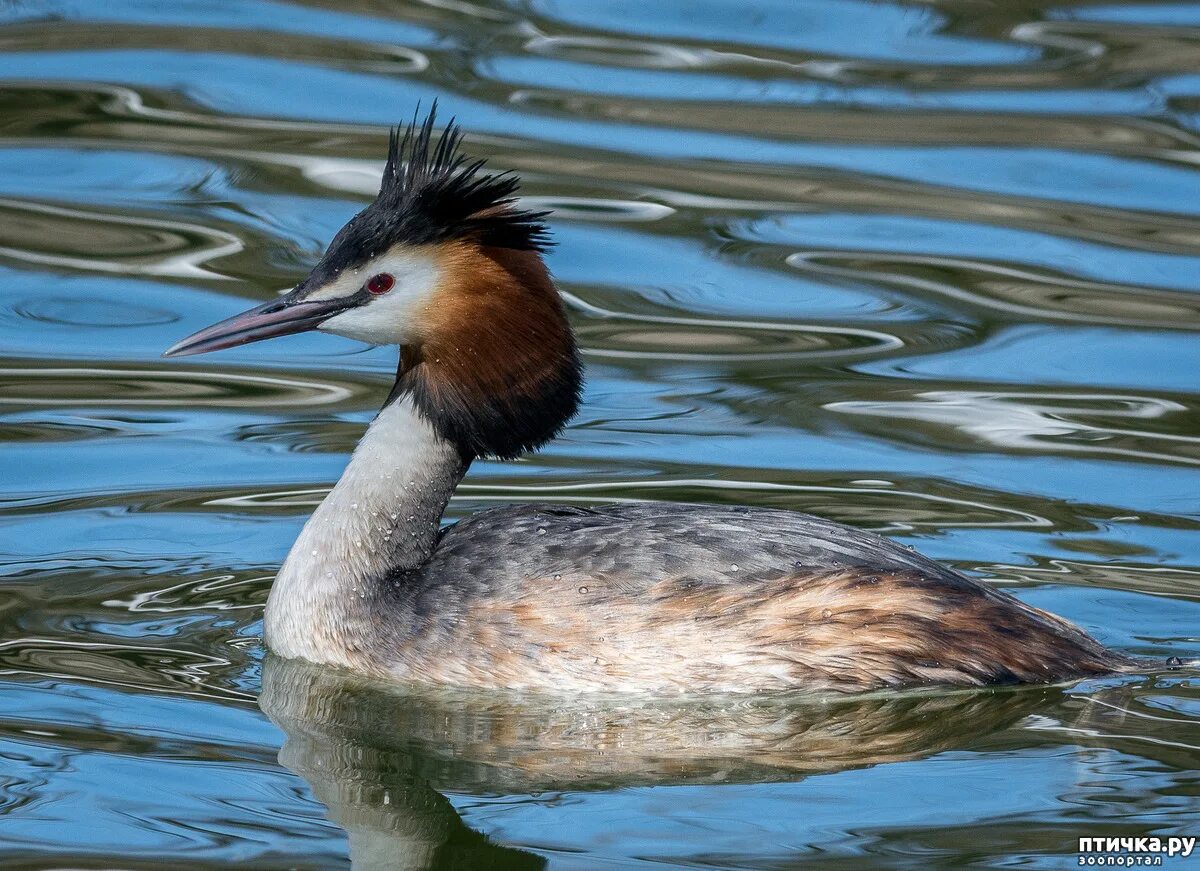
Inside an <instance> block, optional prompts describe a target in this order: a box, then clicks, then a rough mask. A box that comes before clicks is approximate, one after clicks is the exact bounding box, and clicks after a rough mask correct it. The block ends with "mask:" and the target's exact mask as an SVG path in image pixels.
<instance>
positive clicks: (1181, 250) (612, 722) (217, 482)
mask: <svg viewBox="0 0 1200 871" xmlns="http://www.w3.org/2000/svg"><path fill="white" fill-rule="evenodd" d="M750 7H752V8H750ZM0 16H2V17H3V26H2V27H0V106H2V109H0V354H2V359H0V440H2V441H3V443H4V444H3V450H2V452H0V480H2V481H3V484H4V486H3V488H2V489H0V500H2V501H0V512H2V513H0V524H2V525H0V536H2V539H0V551H2V561H3V562H2V565H3V571H2V575H3V577H2V579H0V619H2V620H3V623H2V626H3V633H2V636H0V670H2V671H0V693H2V695H0V698H2V702H0V705H2V707H0V711H2V715H0V730H2V731H0V756H2V759H3V762H2V763H0V812H2V813H3V819H2V820H0V864H3V866H4V867H5V868H26V867H28V868H33V867H37V868H44V867H77V868H83V867H87V868H92V867H95V868H101V867H104V868H112V867H120V868H143V867H159V866H161V865H162V864H168V865H169V866H171V867H176V868H203V867H225V866H228V865H230V864H233V865H236V866H237V867H271V868H275V867H303V868H328V867H340V866H345V865H347V864H349V861H350V859H349V857H350V855H351V852H353V854H354V857H355V859H356V860H357V863H358V864H359V866H360V867H363V868H368V867H405V868H423V867H437V868H449V869H458V868H473V867H492V868H514V869H515V868H537V867H542V866H543V865H544V864H548V865H549V866H550V867H552V868H557V869H593V868H613V869H615V868H636V867H646V868H651V867H654V868H658V867H664V866H666V867H671V866H679V865H694V866H704V867H722V868H772V869H782V868H785V867H786V868H798V867H802V866H803V867H808V866H809V865H812V866H816V867H821V868H859V867H864V866H870V867H911V868H930V867H958V866H960V865H962V864H966V863H972V864H973V867H999V866H1011V865H1022V866H1025V867H1037V868H1051V867H1068V866H1074V865H1075V864H1076V861H1077V860H1076V857H1075V849H1076V839H1077V838H1078V837H1079V836H1081V835H1095V834H1102V835H1123V836H1133V835H1148V834H1158V835H1171V834H1191V835H1200V810H1198V807H1197V805H1198V801H1197V797H1198V795H1200V775H1197V773H1196V769H1197V768H1198V767H1200V682H1198V678H1200V672H1197V671H1196V670H1194V669H1187V668H1184V669H1180V670H1175V671H1167V670H1164V671H1162V672H1160V673H1155V674H1146V675H1137V676H1132V677H1127V678H1122V679H1112V680H1102V681H1091V682H1088V683H1085V684H1081V685H1078V686H1074V687H1067V688H1055V689H1034V690H1024V691H1017V692H1012V691H1009V692H1001V693H983V694H975V693H966V694H945V693H934V694H931V695H928V696H915V697H901V698H890V699H889V698H884V699H867V700H859V701H845V702H839V703H836V704H834V703H830V704H825V705H815V704H813V703H811V702H807V703H805V702H800V701H796V700H791V701H789V700H761V699H760V700H746V699H741V700H738V699H709V700H702V701H697V702H695V703H690V704H679V705H662V704H657V703H653V702H640V703H635V702H633V701H630V700H626V701H624V702H614V701H611V700H609V701H604V700H585V701H580V702H577V703H574V704H558V705H547V704H539V703H537V702H536V701H534V700H518V701H514V700H512V699H505V698H502V697H497V698H492V697H488V696H484V697H479V696H473V697H461V696H457V695H455V694H453V693H444V694H436V693H429V694H424V695H418V696H404V695H402V694H398V693H389V692H386V691H384V690H381V689H379V688H371V687H365V686H361V685H357V684H353V683H343V682H341V681H340V680H339V679H336V678H335V677H334V676H331V675H329V674H324V673H321V672H319V671H317V672H313V671H310V670H308V669H305V668H303V667H298V666H294V665H289V664H286V663H280V662H276V661H274V660H272V659H266V660H265V661H264V657H263V653H262V650H261V648H260V646H259V642H258V638H259V634H260V628H261V626H260V613H261V606H262V603H263V601H264V599H265V595H266V591H267V588H268V585H269V583H270V579H271V577H272V574H273V572H274V570H275V569H276V567H277V566H278V564H279V562H280V560H281V558H282V556H283V555H284V553H285V552H286V550H287V548H288V546H289V544H290V542H291V541H292V539H293V537H294V536H295V534H296V532H297V530H298V529H299V527H300V525H301V523H302V522H303V520H304V518H305V516H306V514H307V512H308V511H310V510H311V507H312V505H313V504H315V503H316V501H318V500H319V499H320V497H321V495H322V494H323V492H324V490H325V488H327V487H328V486H330V484H331V483H332V482H333V481H334V480H335V479H336V477H337V475H338V474H339V471H340V469H341V468H342V466H343V464H344V463H345V461H346V457H347V454H348V452H349V451H350V449H351V448H352V446H353V445H354V443H355V441H356V439H357V438H358V436H359V435H360V434H361V432H362V430H363V427H364V425H365V424H366V422H367V421H368V420H369V419H370V417H371V416H372V414H373V411H374V409H375V408H376V407H377V406H378V404H379V403H380V402H381V400H382V398H383V396H384V394H385V390H386V388H387V386H388V383H389V379H390V376H391V373H392V370H393V365H394V364H393V354H394V352H393V351H389V350H387V349H364V348H363V347H361V346H359V345H357V344H355V343H353V342H350V341H346V340H341V339H337V338H334V337H330V336H320V335H312V336H307V337H297V338H292V339H286V340H279V341H276V342H272V343H267V344H263V345H253V346H250V347H247V348H243V349H239V350H234V351H229V352H225V353H222V354H220V355H215V356H211V357H200V358H196V359H195V360H190V359H189V360H185V361H163V360H160V359H159V357H158V354H159V352H161V351H162V349H164V348H165V347H167V346H168V345H170V344H171V343H172V342H174V341H175V340H176V339H178V338H179V337H181V336H182V335H184V334H186V333H189V332H191V331H192V330H194V329H196V328H199V327H201V326H203V325H206V324H208V323H209V322H211V321H214V320H217V319H219V318H221V317H224V316H226V315H229V314H231V313H233V312H235V311H238V310H241V309H242V308H244V307H246V306H247V304H248V303H250V302H252V301H257V300H263V299H268V298H270V297H271V295H272V294H273V293H274V292H276V291H277V290H278V289H280V288H283V287H286V286H288V285H289V284H290V283H291V282H293V281H295V280H296V279H297V278H298V277H299V276H301V275H302V274H303V273H304V272H305V269H306V267H307V266H308V265H311V263H312V262H313V261H314V259H315V258H316V256H317V255H318V253H319V252H320V250H321V248H322V246H323V244H324V243H325V242H326V241H327V240H328V238H329V237H330V236H331V235H332V233H333V232H334V231H335V230H336V229H337V228H338V227H339V226H340V224H341V223H342V222H343V221H344V220H345V219H346V218H347V217H349V216H350V215H351V214H352V213H353V212H355V211H356V210H357V209H358V208H360V207H361V206H362V204H363V203H364V202H365V201H367V200H368V199H369V197H370V195H371V193H372V192H373V190H374V188H375V185H376V183H377V176H378V172H379V170H380V167H381V163H382V160H381V156H382V152H383V149H384V146H385V142H386V130H387V126H388V125H389V124H391V123H394V122H396V121H397V120H399V119H400V118H402V117H406V116H408V115H409V114H410V113H411V111H412V109H413V107H414V104H415V103H416V102H417V100H418V99H425V100H427V99H428V98H430V97H432V96H437V97H439V98H440V100H441V103H442V106H443V109H445V110H448V111H450V112H453V113H456V114H457V115H458V116H459V117H460V119H461V120H462V121H463V123H464V124H465V126H466V127H467V128H468V130H469V137H468V139H469V144H470V148H471V150H472V151H474V152H475V153H477V154H479V155H482V156H486V157H488V158H489V159H490V160H491V161H492V163H493V164H494V165H495V166H496V167H500V168H511V169H515V170H518V171H519V172H520V173H521V174H522V175H523V176H524V178H525V180H526V185H525V191H526V193H527V194H528V196H529V198H530V199H531V200H533V201H535V202H536V203H537V204H538V205H541V206H545V207H550V208H553V209H555V210H556V215H555V217H554V219H553V225H554V230H555V233H556V236H557V239H558V242H559V245H558V247H557V248H556V249H555V250H554V252H553V253H552V254H551V256H550V264H551V266H552V268H553V270H554V272H555V274H556V275H557V277H558V279H559V281H560V283H561V286H562V289H563V291H564V293H565V294H566V295H567V298H568V300H569V302H570V306H571V310H572V314H573V319H574V322H575V324H576V327H577V329H578V331H579V333H580V336H581V338H582V341H583V344H584V347H585V349H586V359H587V364H588V375H589V387H588V392H587V404H586V407H585V409H584V411H583V413H582V414H581V416H580V417H579V418H578V419H577V420H576V422H575V423H574V425H573V426H572V427H571V428H570V430H569V431H568V432H567V433H566V435H565V436H564V437H563V438H562V439H560V440H559V441H558V442H557V443H555V444H554V445H553V446H552V447H551V448H550V449H548V450H546V451H545V452H543V453H542V454H541V455H539V456H537V457H534V458H531V459H528V460H525V461H523V462H520V463H517V464H499V463H480V464H478V465H477V466H476V467H475V469H474V470H473V472H472V474H471V476H470V478H469V479H468V481H467V484H466V486H464V487H463V490H462V492H461V494H460V497H459V498H458V499H456V500H455V502H454V503H453V505H452V514H453V516H456V517H457V516H462V515H463V514H465V513H468V512H470V511H472V510H475V509H478V508H480V507H483V506H485V505H490V504H495V503H497V502H507V501H513V500H522V499H534V498H537V499H546V498H550V499H559V500H571V501H576V500H578V501H589V502H590V501H596V500H608V499H628V498H638V499H681V500H707V501H720V502H731V503H739V504H754V505H762V506H768V505H769V506H783V507H788V508H795V509H802V510H806V511H811V512H814V513H817V514H821V515H825V516H828V517H832V518H835V519H837V520H842V521H846V522H849V523H853V524H858V525H861V526H866V527H870V528H874V529H878V530H882V531H884V532H885V533H887V534H889V535H893V536H895V537H897V538H898V539H900V540H902V541H904V542H906V543H908V544H911V545H914V546H917V547H919V548H921V549H922V550H924V551H926V552H928V553H930V554H932V555H934V556H936V557H939V558H941V559H944V560H946V561H948V562H950V563H953V564H954V565H957V566H959V567H961V568H963V569H965V570H969V571H972V572H976V573H979V574H982V575H984V576H986V577H990V578H994V579H995V580H996V581H997V582H999V583H1002V584H1004V585H1006V586H1009V587H1010V588H1013V589H1015V591H1016V592H1017V594H1018V595H1020V596H1021V597H1022V598H1024V599H1026V600H1028V601H1030V602H1033V603H1035V604H1037V605H1039V606H1043V607H1048V608H1051V609H1053V610H1055V611H1057V612H1059V613H1062V614H1064V615H1066V616H1067V617H1069V618H1071V619H1073V620H1075V621H1077V622H1079V623H1081V624H1082V625H1084V626H1085V627H1086V628H1087V629H1088V630H1089V631H1091V632H1093V633H1094V634H1095V635H1097V636H1098V637H1099V638H1101V639H1103V640H1104V641H1105V642H1107V643H1109V644H1111V645H1115V646H1117V647H1119V648H1121V649H1124V650H1127V651H1133V652H1137V653H1140V654H1146V655H1153V656H1156V657H1167V656H1169V655H1177V656H1181V657H1184V658H1187V657H1195V656H1200V635H1198V632H1197V626H1198V625H1200V602H1198V601H1197V600H1198V598H1200V471H1198V470H1197V466H1198V465H1200V394H1198V393H1197V376H1198V374H1200V345H1198V344H1197V341H1196V333H1197V331H1200V295H1198V293H1197V287H1200V278H1198V267H1200V222H1198V221H1197V217H1198V213H1200V180H1198V177H1197V175H1196V164H1197V163H1198V162H1200V139H1198V131H1200V73H1198V72H1197V71H1198V70H1200V4H1170V3H1153V4H1138V3H1124V4H1117V5H1101V4H1090V3H1064V4H1061V5H1055V4H1052V3H1039V2H1015V0H1003V2H995V3H987V2H982V0H964V2H911V3H901V2H865V0H864V2H832V0H821V2H804V3H796V2H786V0H778V2H763V0H756V2H754V3H753V4H750V3H746V2H735V0H688V2H686V3H685V2H673V3H667V2H663V3H649V4H646V3H636V4H635V3H630V2H587V0H577V2H567V0H530V2H521V3H503V2H478V3H477V2H474V0H425V2H399V3H398V2H383V0H351V2H333V0H324V2H321V0H312V2H297V3H291V4H289V3H283V2H267V0H245V2H238V3H228V2H224V3H223V2H220V0H194V2H189V3H177V2H168V0H91V2H86V0H75V2H72V0H61V2H59V0H49V2H32V0H31V2H21V0H10V2H6V3H4V4H2V5H0ZM260 693H261V695H262V699H261V708H260V705H259V701H258V698H259V696H260ZM264 712H265V713H264ZM268 716H269V717H270V719H268ZM281 727H282V729H281ZM283 730H286V737H287V743H286V745H284V741H285V731H283ZM281 746H282V747H283V749H282V753H281V752H280V749H281ZM1172 862H1176V863H1180V866H1182V860H1166V864H1167V865H1170V864H1171V863H1172Z"/></svg>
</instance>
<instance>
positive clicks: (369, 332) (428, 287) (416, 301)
mask: <svg viewBox="0 0 1200 871" xmlns="http://www.w3.org/2000/svg"><path fill="white" fill-rule="evenodd" d="M381 272H387V273H390V274H391V275H392V276H393V277H394V278H395V279H396V283H395V284H394V285H393V286H392V289H391V290H389V291H388V292H387V293H385V294H381V295H380V296H376V297H372V298H371V299H370V300H369V301H368V302H366V303H365V304H364V305H360V306H356V307H355V308H352V309H348V310H347V311H344V312H342V313H341V314H339V315H334V316H333V317H331V318H330V319H329V320H327V321H325V322H324V323H322V324H321V325H320V326H319V327H318V328H317V329H319V330H321V331H322V332H325V333H334V334H335V335H339V336H345V337H347V338H349V339H358V340H359V341H360V342H368V343H370V344H372V345H399V344H404V343H405V342H406V341H407V340H408V339H409V338H410V337H411V335H412V333H413V331H414V330H415V328H416V324H415V322H414V321H415V317H416V314H417V312H418V311H420V309H421V308H422V307H423V306H424V305H426V304H427V303H428V302H429V300H430V298H431V297H432V295H433V291H434V289H435V288H436V287H437V284H438V269H437V266H436V264H434V262H433V261H432V260H431V259H429V258H427V257H423V256H418V255H414V254H388V255H384V256H383V257H378V258H376V259H375V260H374V261H372V262H371V263H370V264H369V265H368V266H367V267H366V268H364V269H362V270H360V271H359V273H358V274H359V275H361V276H363V278H362V281H366V279H367V278H369V277H370V276H372V275H377V274H379V273H381ZM360 286H361V284H358V285H356V287H355V288H354V290H355V291H357V290H358V287H360Z"/></svg>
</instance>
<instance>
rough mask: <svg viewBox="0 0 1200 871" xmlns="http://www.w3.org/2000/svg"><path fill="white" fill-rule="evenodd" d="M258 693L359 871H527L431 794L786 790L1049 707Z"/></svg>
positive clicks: (918, 753)
mask: <svg viewBox="0 0 1200 871" xmlns="http://www.w3.org/2000/svg"><path fill="white" fill-rule="evenodd" d="M262 679H263V693H262V696H261V697H260V699H259V704H260V706H261V707H262V709H263V711H264V712H265V713H266V714H267V715H268V716H269V717H270V718H271V719H272V720H273V721H274V722H275V723H276V724H277V725H278V726H280V727H281V728H282V729H283V730H284V731H285V732H286V733H287V741H286V742H285V744H284V746H283V748H282V750H281V751H280V757H279V758H280V761H281V762H282V763H283V764H284V765H286V766H287V767H288V768H290V769H291V770H292V771H294V772H296V773H297V774H299V775H301V776H302V777H304V779H305V780H307V781H308V783H309V785H310V786H311V787H312V790H313V793H314V794H315V795H316V796H317V798H318V799H319V800H320V801H321V802H323V803H324V804H325V805H326V807H327V808H328V812H329V816H330V819H332V820H333V821H334V822H336V823H337V824H338V825H339V826H342V827H343V828H345V829H346V831H347V832H348V833H349V836H350V852H351V858H352V861H353V863H354V867H355V868H358V869H373V868H411V869H417V868H462V867H485V866H486V867H497V868H536V867H540V860H539V859H538V857H537V856H535V855H533V854H531V853H526V852H523V851H518V850H513V849H511V848H508V847H503V846H499V845H497V844H495V843H493V842H491V841H489V840H488V839H486V838H484V837H483V836H482V835H480V834H478V833H476V832H474V831H472V830H471V829H470V828H469V827H468V826H467V825H466V824H465V823H464V822H463V821H462V819H461V818H460V817H459V815H458V813H457V812H456V811H455V809H454V807H453V806H452V805H451V803H450V802H448V801H447V800H446V799H445V798H444V797H443V796H442V793H451V794H468V795H488V794H490V795H495V794H533V795H534V796H537V795H540V794H543V793H560V792H563V791H572V792H576V791H594V790H608V791H611V790H619V789H624V788H630V787H647V786H679V785H685V784H703V785H708V786H712V787H714V788H718V789H719V788H720V785H733V784H750V783H768V782H790V781H797V780H801V779H803V778H805V777H808V776H811V775H818V774H828V773H834V772H839V771H846V770H851V769H857V768H865V767H870V766H875V765H882V764H887V763H895V762H902V761H906V760H913V759H919V758H923V757H927V756H933V755H935V754H938V753H942V752H945V751H949V750H958V749H962V748H967V747H971V746H974V745H976V744H978V743H980V742H982V741H985V740H986V739H987V736H989V735H992V734H994V733H999V732H1003V731H1004V730H1007V729H1010V728H1012V727H1013V726H1014V724H1017V723H1019V722H1021V721H1023V720H1024V719H1025V718H1027V717H1028V716H1030V715H1031V714H1033V713H1034V712H1035V711H1038V710H1039V709H1043V710H1044V709H1046V708H1047V707H1048V706H1052V705H1054V704H1055V703H1056V702H1057V701H1058V700H1059V699H1060V698H1061V696H1062V693H1061V691H1060V690H1057V689H1053V688H1036V689H1023V690H1018V691H1003V690H1001V691H985V692H967V693H941V694H938V695H927V696H921V695H911V696H910V695H899V696H897V695H893V696H886V697H876V698H859V699H854V700H845V699H838V700H820V699H812V698H809V699H804V698H790V699H789V698H771V697H742V698H738V697H724V698H716V699H714V698H706V699H703V700H699V699H696V700H691V701H683V702H679V701H666V700H653V699H650V700H648V699H644V698H639V699H629V698H604V697H586V696H585V697H572V698H568V699H554V698H538V697H528V696H509V695H504V694H488V693H464V692H456V691H451V690H436V689H424V688H423V689H419V690H417V689H414V690H405V689H401V688H398V687H387V686H384V685H379V684H372V683H368V682H366V681H363V680H361V679H359V678H356V677H353V676H350V675H346V674H343V673H340V672H337V671H333V670H330V669H322V668H317V667H314V666H310V665H306V664H304V663H302V662H299V661H295V660H282V659H278V658H276V657H274V656H268V657H267V659H266V661H265V662H264V664H263V674H262ZM1053 722H1057V721H1053ZM1043 728H1045V729H1047V730H1048V729H1051V728H1052V721H1051V720H1050V719H1048V718H1046V719H1044V722H1043ZM471 862H474V863H476V864H470V863H471ZM487 863H492V864H487Z"/></svg>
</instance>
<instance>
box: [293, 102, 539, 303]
mask: <svg viewBox="0 0 1200 871" xmlns="http://www.w3.org/2000/svg"><path fill="white" fill-rule="evenodd" d="M418 111H419V110H418ZM436 116H437V101H436V100H435V101H434V104H433V106H432V107H431V108H430V110H429V114H428V115H426V116H425V120H424V121H422V122H420V123H419V124H418V122H417V115H415V114H414V116H413V120H412V123H410V124H409V125H408V127H406V128H405V129H404V131H403V132H401V131H400V129H399V128H397V129H393V130H392V132H391V136H390V138H389V142H388V158H387V166H386V167H385V168H384V171H383V184H382V185H381V186H380V188H379V196H377V197H376V198H375V201H374V202H373V203H371V205H369V206H367V207H366V208H365V209H363V210H362V211H361V212H359V213H358V214H357V215H355V216H354V217H353V218H351V219H350V221H349V222H348V223H347V224H346V226H344V227H342V229H341V230H339V231H338V234H337V235H336V236H334V237H333V241H331V242H330V243H329V248H328V249H326V251H325V255H324V256H323V257H322V258H321V260H320V261H319V262H318V263H317V265H316V267H314V269H313V270H312V272H311V273H310V274H309V276H308V278H307V279H305V281H304V282H303V284H302V286H301V287H298V288H297V291H299V292H301V293H302V292H303V291H304V290H305V289H306V288H307V287H312V286H318V287H319V286H320V285H322V284H324V283H325V282H327V281H330V280H332V279H333V278H335V277H337V275H338V274H339V273H341V272H342V271H343V270H345V269H348V268H355V267H358V266H360V265H362V264H364V263H366V262H367V261H368V260H370V259H371V258H372V257H374V256H375V255H376V254H379V253H381V252H383V251H386V250H387V249H388V248H390V247H391V246H392V245H395V244H396V243H398V242H403V243H406V244H409V245H428V244H434V243H437V242H446V241H449V240H452V239H473V240H475V241H477V242H478V243H479V244H481V245H491V246H495V247H498V248H514V249H516V250H518V251H545V250H546V249H547V248H548V247H549V246H550V244H551V243H550V238H549V235H548V233H547V231H546V225H545V223H544V222H543V220H542V219H543V218H545V217H546V215H548V214H549V212H531V211H527V210H524V209H519V208H517V207H516V193H517V190H518V188H519V187H520V185H521V180H520V179H519V178H518V177H517V176H516V175H514V174H513V173H511V172H504V173H499V174H496V175H489V174H486V173H484V172H483V167H484V164H485V161H483V160H471V159H470V158H468V157H467V156H466V155H464V154H463V153H462V152H461V151H460V150H459V146H460V145H461V144H462V129H461V128H460V127H459V126H458V125H457V124H455V123H454V119H453V118H452V119H451V120H450V123H449V124H448V125H446V129H445V130H443V131H442V134H441V136H437V135H435V134H434V132H433V125H434V121H435V120H436Z"/></svg>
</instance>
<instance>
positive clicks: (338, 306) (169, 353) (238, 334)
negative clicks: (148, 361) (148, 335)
mask: <svg viewBox="0 0 1200 871" xmlns="http://www.w3.org/2000/svg"><path fill="white" fill-rule="evenodd" d="M357 302H358V300H357V295H354V296H350V297H342V298H340V299H331V300H316V301H312V302H304V301H301V302H289V301H288V300H287V299H286V298H284V299H274V300H271V301H270V302H265V303H263V304H262V305H259V306H255V307H254V308H252V309H250V310H249V311H244V312H242V313H241V314H237V315H234V316H233V317H231V318H226V319H225V320H223V321H221V322H220V323H217V324H213V325H212V326H211V327H205V328H204V329H203V330H200V332H198V333H192V335H190V336H188V337H187V338H186V339H183V340H182V341H179V342H176V343H175V344H174V345H172V346H171V347H170V348H168V349H167V350H165V351H163V356H164V357H187V356H189V355H191V354H206V353H208V352H209V351H220V350H222V349H224V348H235V347H237V346H238V345H246V344H249V343H250V342H258V341H261V340H262V339H273V338H275V337H276V336H287V335H291V334H292V333H302V332H304V331H306V330H311V329H314V328H315V327H317V326H319V325H320V324H321V322H322V321H325V320H327V319H328V318H331V317H333V316H334V315H335V314H337V313H339V312H342V311H345V310H346V309H348V308H350V307H351V306H353V305H355V304H357Z"/></svg>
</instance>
